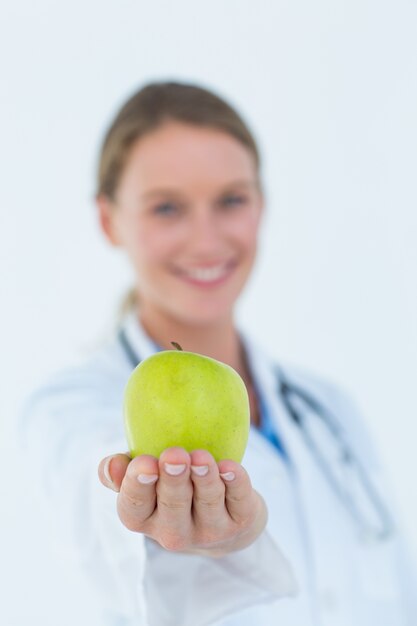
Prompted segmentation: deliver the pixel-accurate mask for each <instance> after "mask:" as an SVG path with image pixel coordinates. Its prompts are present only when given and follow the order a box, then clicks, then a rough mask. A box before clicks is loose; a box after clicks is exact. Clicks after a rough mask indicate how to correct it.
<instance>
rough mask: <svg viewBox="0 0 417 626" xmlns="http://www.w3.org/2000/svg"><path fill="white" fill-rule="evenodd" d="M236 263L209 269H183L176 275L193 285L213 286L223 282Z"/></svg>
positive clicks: (213, 266)
mask: <svg viewBox="0 0 417 626" xmlns="http://www.w3.org/2000/svg"><path fill="white" fill-rule="evenodd" d="M235 266H236V262H231V261H229V262H227V263H219V264H218V265H212V266H211V267H193V268H188V269H185V270H184V269H183V270H180V271H179V272H178V275H179V276H180V277H181V278H182V279H183V280H185V281H187V282H189V283H192V284H194V285H202V286H213V285H218V284H220V283H222V282H224V281H225V280H226V279H227V278H228V277H229V276H230V274H231V273H232V271H233V270H234V268H235Z"/></svg>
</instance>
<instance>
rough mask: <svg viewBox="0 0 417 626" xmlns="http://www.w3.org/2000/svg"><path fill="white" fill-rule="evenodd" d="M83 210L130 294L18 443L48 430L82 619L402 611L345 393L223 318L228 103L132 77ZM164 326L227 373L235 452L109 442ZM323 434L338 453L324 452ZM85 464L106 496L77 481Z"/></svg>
mask: <svg viewBox="0 0 417 626" xmlns="http://www.w3.org/2000/svg"><path fill="white" fill-rule="evenodd" d="M97 207H98V212H99V218H100V224H101V228H102V230H103V232H104V234H105V236H106V237H107V239H108V240H109V242H110V243H111V244H112V245H114V246H120V247H121V248H123V249H124V250H125V251H126V253H127V255H128V258H129V260H130V262H131V264H132V267H133V271H134V276H135V285H134V290H133V298H132V301H131V308H130V310H129V312H128V314H127V315H126V316H125V317H124V319H123V322H122V324H121V327H120V329H119V332H118V333H117V335H115V337H113V338H112V339H111V340H110V341H109V343H108V344H107V345H106V346H105V347H103V349H102V350H101V351H100V352H99V353H97V354H96V355H95V356H94V357H93V358H92V359H90V360H89V361H88V362H86V363H85V364H84V365H82V366H79V367H78V368H74V369H72V370H69V371H67V372H63V373H62V374H60V375H58V376H57V377H56V379H55V380H54V381H51V383H50V384H49V385H48V386H46V387H45V388H44V389H42V390H40V391H39V392H38V393H37V394H36V395H35V397H33V398H32V399H31V402H30V409H28V411H27V416H28V418H27V420H26V422H25V426H26V430H27V432H28V433H30V439H29V440H32V439H33V437H34V436H37V437H38V439H39V436H42V433H47V434H48V437H49V441H50V443H49V449H50V450H51V454H50V458H49V463H48V468H49V469H51V468H53V471H49V472H48V471H45V476H44V481H45V486H46V492H47V493H48V497H49V499H50V501H51V502H53V503H54V506H56V507H57V508H59V509H60V516H61V517H60V519H61V520H65V524H68V527H67V526H66V527H65V528H66V530H68V533H67V532H66V533H65V534H70V535H71V537H72V538H73V544H72V545H73V546H74V548H75V549H76V550H77V554H78V557H77V558H78V560H79V561H80V563H82V565H83V567H84V568H85V569H87V570H89V571H90V574H91V579H92V580H94V581H95V583H97V585H98V588H99V589H101V591H104V594H103V600H102V602H101V604H102V607H103V616H101V617H100V623H101V624H111V625H112V626H116V624H129V625H130V624H132V625H133V624H150V625H151V626H164V625H168V624H169V625H171V624H172V625H173V626H174V625H175V626H180V625H181V626H188V625H191V624H192V625H193V626H198V625H203V624H211V623H216V624H221V625H223V626H237V625H238V626H244V625H246V624H247V625H249V624H254V623H260V624H262V625H263V626H268V625H272V624H274V625H276V624H283V625H285V626H300V625H303V626H310V625H311V626H313V624H314V625H317V624H320V625H325V624H331V625H332V626H339V625H340V626H342V625H349V626H351V625H352V624H355V626H369V625H370V624H378V625H379V626H381V625H384V624H386V625H387V626H388V625H389V626H394V625H395V626H402V625H403V624H404V625H405V624H411V623H412V620H413V619H415V613H414V608H413V607H412V606H411V599H412V597H413V594H412V593H411V578H410V574H408V573H407V570H406V563H405V557H404V555H403V551H402V545H401V537H400V536H399V533H398V531H397V530H396V529H395V527H394V525H393V523H392V519H391V515H390V513H389V512H388V510H387V507H386V503H385V491H384V490H383V489H382V488H381V485H380V482H379V481H380V472H379V467H378V462H377V460H376V459H375V456H374V454H373V452H372V447H371V445H370V443H369V441H368V439H367V436H366V434H365V433H364V431H363V426H362V424H361V420H360V418H359V417H358V414H357V412H356V410H355V408H354V407H353V406H352V403H351V402H350V400H349V399H348V398H347V397H346V395H345V394H344V393H343V392H341V391H340V390H339V389H336V388H335V387H334V386H333V385H331V384H329V383H327V382H324V381H321V380H318V379H317V378H316V377H314V376H312V375H311V374H308V373H306V372H303V371H301V370H296V369H295V368H293V367H282V364H280V366H281V367H280V368H277V366H276V364H275V363H274V361H273V360H271V359H270V358H269V357H268V356H267V355H266V354H264V352H263V351H262V350H261V349H260V348H259V347H257V346H256V345H255V344H254V342H253V341H252V340H251V339H250V338H249V337H247V336H245V335H244V334H243V333H242V332H241V331H240V330H239V329H238V328H237V327H236V324H235V321H234V309H235V305H236V301H237V299H238V297H239V294H240V293H241V291H242V289H243V287H244V285H245V283H246V281H247V279H248V276H249V274H250V271H251V269H252V266H253V263H254V260H255V257H256V247H257V237H258V231H259V227H260V223H261V220H262V213H263V194H262V184H261V180H260V159H259V152H258V149H257V146H256V143H255V140H254V138H253V136H252V134H251V132H250V131H249V129H248V127H247V125H246V124H245V123H244V122H243V120H242V119H241V117H240V116H239V115H238V114H237V112H236V111H234V110H233V109H232V108H231V107H230V106H229V105H228V104H227V103H226V102H224V101H223V100H222V99H220V98H219V97H217V96H216V95H215V94H213V93H211V92H208V91H207V90H204V89H202V88H199V87H196V86H192V85H184V84H178V83H159V84H150V85H148V86H146V87H144V88H143V89H141V90H140V91H139V92H138V93H136V94H134V95H133V96H132V97H131V98H130V99H129V100H128V102H126V104H125V105H124V106H123V107H122V109H121V110H120V112H119V113H118V115H117V116H116V118H115V120H114V121H113V123H112V125H111V127H110V128H109V130H108V132H107V135H106V137H105V140H104V143H103V146H102V150H101V155H100V163H99V172H98V189H97ZM172 340H175V341H177V342H178V343H180V344H181V345H182V346H183V347H184V348H185V349H186V350H189V351H194V352H197V353H200V354H205V355H207V356H210V357H213V358H216V359H218V360H220V361H222V362H224V363H227V364H229V365H231V366H232V367H233V368H234V369H235V370H236V371H238V372H239V374H240V375H241V376H242V378H243V380H244V381H245V384H246V387H247V389H248V393H249V398H250V409H251V432H250V436H249V443H248V448H247V451H246V453H245V457H244V459H243V465H241V464H238V463H235V462H233V461H231V460H227V459H225V460H222V461H221V462H219V463H216V462H215V460H214V459H213V457H212V456H211V455H210V453H209V452H208V451H206V450H194V451H186V450H184V449H183V448H180V447H175V448H169V449H167V450H165V451H164V452H163V453H162V454H161V456H160V458H159V459H157V458H154V457H151V456H146V455H143V456H140V457H136V458H134V459H131V458H130V456H129V455H128V454H125V453H123V452H122V451H123V450H124V449H125V448H126V444H125V439H124V433H123V425H122V419H121V415H120V413H121V403H122V398H123V390H124V386H125V384H126V381H127V378H128V376H129V373H130V371H131V370H132V368H133V367H134V366H135V365H136V364H137V363H138V362H139V361H140V360H141V359H144V358H146V357H148V356H149V355H150V354H152V353H153V352H155V351H157V350H160V349H169V348H171V343H170V342H171V341H172ZM300 389H301V396H300V394H299V393H298V395H297V394H296V391H297V390H298V391H299V390H300ZM303 394H304V396H305V394H307V396H306V397H304V396H303ZM295 396H297V397H295ZM311 398H313V400H312V401H311ZM300 402H301V404H302V405H303V406H302V407H301V406H300ZM317 403H318V404H319V409H318V412H321V411H322V408H323V407H325V410H324V413H325V416H326V419H322V418H317V416H315V415H314V411H313V409H314V410H315V409H316V404H317ZM327 412H329V415H330V414H331V417H328V414H327ZM334 415H335V416H337V418H336V420H337V431H336V430H335V427H334V424H335V422H334V417H333V416H334ZM300 416H301V417H300ZM225 417H227V416H225ZM306 417H308V418H309V419H308V422H307V423H308V424H310V425H311V427H310V426H309V429H308V430H305V429H304V428H301V426H302V425H303V424H304V420H305V418H306ZM326 424H327V426H326ZM329 424H330V426H329ZM35 431H36V435H34V433H35ZM313 435H314V436H313ZM335 435H336V436H335ZM335 439H336V442H339V443H340V442H342V444H341V445H343V446H345V444H346V445H347V446H348V450H347V451H346V450H345V449H344V450H343V452H344V453H345V457H347V454H349V458H348V459H347V458H345V460H344V461H341V460H340V458H334V449H335V448H334V440H335ZM317 442H319V444H318V448H317V446H316V443H317ZM31 445H33V444H32V441H31ZM40 446H42V444H40ZM316 448H317V449H316ZM336 450H337V452H340V451H341V446H340V445H339V448H337V447H336ZM352 452H353V460H352V458H351V456H352ZM100 459H101V460H100ZM99 460H100V463H99V477H100V480H101V483H102V484H103V485H104V486H105V487H108V488H110V489H112V490H114V491H116V492H118V495H117V499H116V500H115V498H114V494H113V495H112V494H111V492H109V491H108V490H105V489H103V488H102V486H101V485H100V484H99V483H98V481H94V478H93V474H94V473H95V472H94V471H93V465H94V462H98V461H99ZM323 460H324V462H323ZM350 461H351V462H350ZM357 464H359V470H358V471H357V472H356V475H355V477H354V478H350V477H349V475H348V474H349V471H350V469H351V468H352V467H353V468H355V467H357V466H358V465H357ZM362 467H365V472H364V474H365V478H364V477H363V475H362V474H363V471H362ZM342 470H343V472H344V473H343V475H341V471H342ZM63 484H65V485H66V489H65V494H63V493H62V491H63V490H62V485H63ZM364 531H367V536H366V537H364ZM63 532H64V531H63ZM371 535H372V539H369V537H370V536H371ZM408 587H409V588H408ZM407 620H408V621H407ZM413 623H414V622H413Z"/></svg>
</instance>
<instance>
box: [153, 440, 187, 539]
mask: <svg viewBox="0 0 417 626" xmlns="http://www.w3.org/2000/svg"><path fill="white" fill-rule="evenodd" d="M190 464H191V460H190V455H189V454H188V452H187V451H186V450H184V448H179V447H172V448H167V449H166V450H164V451H163V452H162V453H161V456H160V457H159V473H160V478H159V481H158V484H157V488H156V491H157V498H158V502H157V507H158V523H159V524H160V530H161V540H160V543H162V545H164V547H166V548H168V549H180V548H181V543H182V542H183V541H185V539H186V538H187V537H188V538H189V533H190V528H191V506H192V497H193V485H192V483H191V480H190Z"/></svg>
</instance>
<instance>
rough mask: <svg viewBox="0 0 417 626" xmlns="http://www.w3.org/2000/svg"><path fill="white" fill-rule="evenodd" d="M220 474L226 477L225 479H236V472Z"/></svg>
mask: <svg viewBox="0 0 417 626" xmlns="http://www.w3.org/2000/svg"><path fill="white" fill-rule="evenodd" d="M220 476H221V477H222V478H224V479H225V480H234V478H235V473H234V472H225V473H224V474H220Z"/></svg>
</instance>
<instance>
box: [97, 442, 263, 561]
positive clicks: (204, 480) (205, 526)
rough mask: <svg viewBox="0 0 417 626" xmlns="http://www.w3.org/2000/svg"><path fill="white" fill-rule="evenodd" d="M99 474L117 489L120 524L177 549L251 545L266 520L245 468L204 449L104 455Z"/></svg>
mask: <svg viewBox="0 0 417 626" xmlns="http://www.w3.org/2000/svg"><path fill="white" fill-rule="evenodd" d="M98 473H99V477H100V480H101V482H102V483H103V485H105V486H106V487H109V488H111V489H113V490H114V491H117V492H118V497H117V512H118V515H119V517H120V520H121V521H122V523H123V524H124V525H125V526H126V527H127V528H128V529H129V530H132V531H135V532H140V533H143V534H145V535H146V536H148V537H150V538H152V539H154V540H155V541H157V542H158V543H159V544H160V545H161V546H162V547H163V548H165V549H167V550H171V551H175V552H186V553H192V554H202V555H208V556H213V557H219V556H223V555H224V554H227V553H229V552H232V551H235V550H240V549H242V548H245V547H247V546H249V545H250V544H251V543H252V542H253V541H255V539H256V538H257V537H258V536H259V535H260V533H261V532H262V530H263V529H264V527H265V525H266V522H267V509H266V505H265V502H264V500H263V498H262V497H261V495H260V494H259V493H258V492H257V491H256V490H254V489H253V488H252V485H251V482H250V478H249V475H248V474H247V472H246V470H245V469H244V468H243V467H242V465H240V464H239V463H236V462H234V461H231V460H229V459H226V460H223V461H220V462H219V463H216V461H215V459H214V458H213V456H212V455H211V454H210V453H209V452H208V451H207V450H194V451H193V452H191V453H190V454H189V453H188V452H187V451H186V450H184V449H183V448H179V447H175V448H167V449H166V450H164V451H163V452H162V454H161V455H160V458H159V459H157V458H155V457H153V456H149V455H141V456H138V457H135V458H134V459H131V457H130V456H129V455H127V454H116V455H114V456H110V457H106V458H105V459H103V460H102V461H101V463H100V465H99V468H98Z"/></svg>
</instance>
